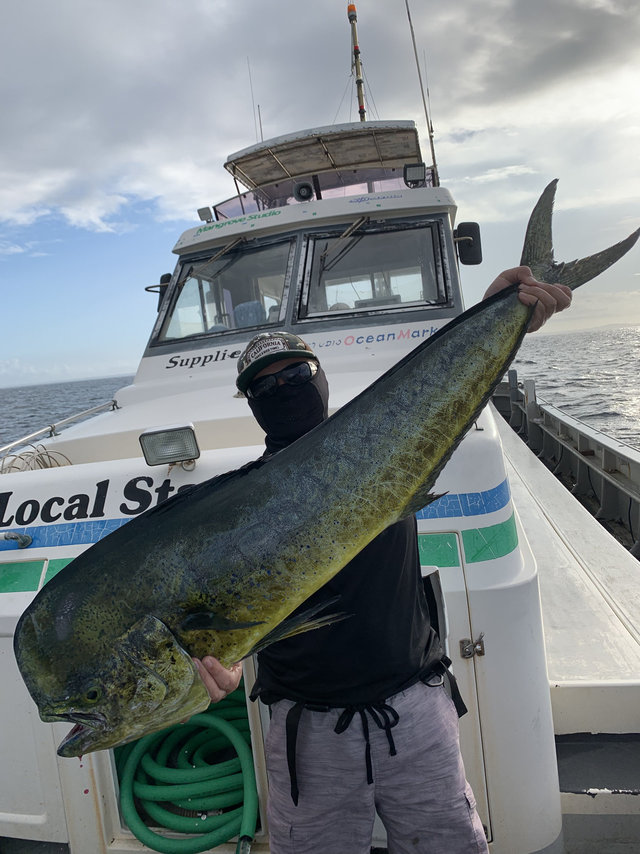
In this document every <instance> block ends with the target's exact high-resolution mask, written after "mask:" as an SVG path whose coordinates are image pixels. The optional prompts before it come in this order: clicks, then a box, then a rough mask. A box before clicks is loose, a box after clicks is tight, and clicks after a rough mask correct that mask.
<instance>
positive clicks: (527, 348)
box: [512, 326, 640, 449]
mask: <svg viewBox="0 0 640 854" xmlns="http://www.w3.org/2000/svg"><path fill="white" fill-rule="evenodd" d="M512 367H513V368H515V369H516V371H517V372H518V380H519V381H520V380H524V379H534V380H535V383H536V395H537V397H539V398H543V399H544V400H545V401H546V402H547V403H551V404H553V405H554V406H557V407H558V408H559V409H562V410H563V411H564V412H566V413H567V414H569V415H572V416H573V417H574V418H578V419H580V421H584V422H585V423H586V424H588V425H589V426H590V427H593V428H595V429H597V430H601V431H602V432H603V433H606V434H607V435H609V436H612V437H614V438H616V439H619V440H620V441H622V442H625V443H626V444H628V445H631V446H632V447H634V448H639V449H640V326H624V327H615V328H614V327H611V328H604V329H593V330H588V331H581V332H572V333H570V334H566V335H540V334H533V335H527V336H526V337H525V340H524V342H523V344H522V347H521V348H520V350H519V352H518V354H517V356H516V359H515V360H514V363H513V365H512Z"/></svg>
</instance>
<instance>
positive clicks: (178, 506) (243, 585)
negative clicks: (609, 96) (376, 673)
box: [14, 183, 640, 756]
mask: <svg viewBox="0 0 640 854" xmlns="http://www.w3.org/2000/svg"><path fill="white" fill-rule="evenodd" d="M550 188H551V189H550ZM554 189H555V183H554V184H552V185H550V187H549V188H547V190H545V193H544V194H543V196H542V199H541V201H540V203H539V204H538V205H537V206H536V209H535V210H534V213H533V214H532V218H531V221H530V225H529V228H528V231H527V238H526V240H525V250H524V254H523V261H522V263H524V264H528V265H529V266H531V267H532V268H533V270H534V272H536V273H537V274H538V275H539V276H540V277H541V279H542V280H547V281H556V282H567V283H568V284H569V285H570V286H571V287H577V286H578V285H579V284H582V283H583V282H584V281H587V279H589V278H592V277H593V276H595V275H597V274H598V273H599V272H601V271H602V270H603V269H605V268H606V267H607V266H609V265H610V264H611V263H613V262H614V261H615V260H617V258H618V257H620V255H622V254H623V253H624V251H626V250H627V249H628V248H630V245H632V244H633V242H635V240H636V239H637V237H638V233H639V232H636V233H635V234H634V235H631V237H630V238H627V241H626V242H623V243H622V244H617V245H616V246H613V247H611V248H610V249H609V250H606V251H605V252H601V253H599V254H598V255H595V256H592V257H591V258H588V259H584V260H583V261H580V262H574V264H569V265H558V264H556V263H555V262H554V261H553V251H552V248H551V204H552V201H553V191H554ZM639 231H640V230H639ZM532 311H533V309H532V308H528V307H526V306H524V305H523V304H522V303H521V302H520V301H519V299H518V294H517V288H516V287H515V286H512V287H510V288H507V289H505V290H503V291H501V292H500V293H498V294H496V295H494V296H493V297H490V298H489V299H487V300H484V301H483V302H481V303H479V304H478V305H476V306H474V307H473V308H471V309H470V310H468V311H466V312H464V313H463V314H461V315H460V316H459V317H457V318H456V319H454V320H453V321H451V322H450V323H449V324H447V325H446V326H445V327H443V328H442V329H440V330H439V331H438V332H437V333H436V334H435V335H434V336H433V337H431V338H429V339H427V340H425V341H424V342H423V343H421V344H420V345H419V346H418V347H417V348H416V349H415V350H413V351H412V352H410V353H409V354H408V355H407V356H405V357H404V358H403V359H401V360H400V361H399V362H398V363H397V364H396V365H394V366H393V367H392V368H391V369H390V370H389V371H387V372H386V373H385V374H383V375H382V376H381V377H380V378H379V379H377V380H376V381H375V382H374V383H373V384H372V385H371V386H370V387H369V388H367V389H366V390H365V391H363V392H362V393H361V394H359V395H358V396H357V397H355V398H354V399H353V400H351V401H350V402H349V403H347V404H346V405H345V406H344V407H343V408H342V409H340V410H339V411H338V412H336V413H335V414H334V415H332V416H331V417H330V418H329V419H328V420H327V421H324V422H323V423H322V424H320V425H319V426H318V427H316V428H315V429H313V430H312V431H311V432H309V433H307V434H306V435H305V436H303V437H302V438H300V439H299V440H298V441H296V442H295V443H294V444H292V445H291V446H289V447H288V448H285V449H284V450H282V451H280V452H279V453H278V454H276V455H275V456H273V457H271V458H270V459H268V460H266V461H262V462H260V463H256V464H253V465H249V466H247V467H245V468H244V469H240V470H238V471H236V472H231V473H229V474H227V475H222V476H220V477H218V478H214V479H212V480H209V481H205V482H203V483H201V484H199V485H198V486H195V487H192V488H191V489H190V490H188V491H185V492H183V493H180V494H178V495H176V496H175V497H173V498H170V499H168V500H167V501H165V502H163V503H161V504H160V505H158V506H157V507H155V508H153V509H151V510H149V511H147V512H146V513H143V514H142V515H140V516H138V517H136V518H135V519H133V520H132V521H130V522H128V523H127V525H125V526H123V527H122V528H120V529H118V530H117V531H115V532H114V533H112V534H110V535H108V536H107V537H105V538H104V539H102V540H100V541H99V542H98V543H96V544H95V545H94V546H92V547H91V548H89V549H88V550H87V551H85V552H84V553H83V554H81V555H80V556H79V557H77V558H75V560H73V561H72V562H71V563H69V564H68V565H67V566H66V567H65V568H64V569H63V570H62V571H61V572H59V573H58V574H57V575H56V576H55V577H54V578H53V579H52V580H51V581H49V583H48V584H46V585H45V586H44V587H43V588H42V590H41V591H40V592H39V593H38V595H37V596H36V597H35V599H34V600H33V602H32V603H31V605H29V607H28V608H27V610H26V611H25V612H24V614H23V615H22V617H21V618H20V621H19V623H18V626H17V629H16V632H15V638H14V648H15V654H16V657H17V661H18V665H19V668H20V671H21V673H22V676H23V678H24V681H25V683H26V685H27V688H28V690H29V692H30V693H31V696H32V697H33V699H34V700H35V702H36V704H37V706H38V709H39V712H40V717H41V718H42V720H44V721H70V722H71V723H73V724H75V726H74V727H73V729H72V730H71V731H70V733H69V734H68V735H67V736H66V738H65V739H64V740H63V741H62V743H61V744H60V746H59V748H58V753H59V754H60V755H61V756H78V755H80V754H83V753H87V752H90V751H94V750H100V749H104V748H110V747H114V746H117V745H119V744H123V743H125V742H127V741H131V740H132V739H135V738H138V737H140V736H142V735H144V734H146V733H149V732H153V731H155V730H158V729H162V728H164V727H167V726H169V725H171V724H174V723H177V722H179V721H182V720H184V719H185V718H187V717H189V716H190V715H193V714H195V713H197V712H199V711H202V710H204V709H205V708H206V707H207V706H208V704H209V695H208V694H207V691H206V689H205V687H204V684H203V683H202V681H201V679H200V677H199V676H198V673H197V669H196V667H195V665H194V663H193V660H192V656H196V657H202V656H204V655H207V654H212V655H215V656H216V657H217V658H218V659H220V661H221V662H222V663H223V664H225V665H227V666H228V665H231V664H233V663H234V662H237V661H240V660H242V659H243V658H245V657H246V656H248V655H250V654H252V653H253V652H254V651H256V650H258V649H261V648H263V647H264V646H266V645H267V644H269V643H272V642H273V641H276V640H278V639H280V638H282V637H285V636H289V635H291V634H295V633H296V632H300V631H304V630H308V629H310V628H314V627H318V626H321V625H323V624H326V623H329V622H331V620H332V619H334V618H338V617H339V615H338V616H336V615H331V614H329V615H328V616H322V614H319V613H318V612H317V610H316V612H314V613H310V612H307V613H303V615H302V616H301V617H300V616H298V617H296V618H295V619H294V618H292V617H291V616H290V615H291V614H292V612H293V611H294V610H295V609H297V608H298V606H300V605H301V604H302V603H303V602H304V601H305V600H306V599H307V598H308V597H309V596H310V595H311V594H312V593H314V592H315V591H316V590H318V589H319V588H320V587H322V586H323V585H324V584H325V582H327V581H328V580H329V579H330V578H331V577H332V576H334V575H335V574H336V573H337V572H339V571H340V569H342V567H343V566H345V565H346V564H347V563H348V561H350V560H351V558H353V557H354V555H356V554H357V553H358V552H359V551H360V550H361V549H362V548H363V547H364V546H365V545H367V543H369V542H370V541H371V540H372V539H373V538H374V537H375V536H376V535H377V534H379V533H380V532H381V531H383V530H384V529H385V528H386V527H387V526H389V525H391V524H392V523H393V522H396V521H397V520H399V519H402V518H403V517H406V516H408V515H409V514H411V513H415V512H416V511H417V510H419V509H420V508H422V507H424V506H425V505H426V504H428V503H429V502H431V501H432V500H434V498H436V497H437V496H434V495H433V494H432V488H433V485H434V483H435V481H436V479H437V477H438V475H439V473H440V472H441V470H442V468H443V467H444V465H445V463H446V462H447V460H448V459H449V458H450V456H451V454H452V453H453V451H454V449H455V448H456V447H457V445H458V444H459V443H460V441H461V439H462V438H463V436H464V435H465V433H466V432H467V430H468V429H469V428H470V426H471V425H472V423H473V422H474V420H475V419H476V418H477V417H478V414H479V412H480V411H481V409H482V408H483V407H484V405H485V404H486V402H487V401H488V399H489V398H490V396H491V394H492V392H493V390H494V388H495V386H496V385H497V383H498V382H499V381H500V379H501V378H502V376H503V375H504V373H505V371H506V370H507V368H508V366H509V364H510V363H511V361H512V359H513V356H514V355H515V353H516V351H517V349H518V347H519V345H520V342H521V341H522V338H523V336H524V333H525V331H526V329H527V324H528V321H529V318H530V316H531V313H532Z"/></svg>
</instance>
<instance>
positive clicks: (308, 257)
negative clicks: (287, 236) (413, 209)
mask: <svg viewBox="0 0 640 854" xmlns="http://www.w3.org/2000/svg"><path fill="white" fill-rule="evenodd" d="M349 226H350V223H349V222H348V221H347V222H341V223H338V224H336V225H335V226H333V225H332V226H331V227H328V228H327V227H325V228H322V229H319V230H317V231H307V232H305V233H304V235H303V242H302V247H301V257H302V259H303V261H302V264H301V267H302V270H301V273H300V286H299V294H298V296H297V299H296V301H295V302H296V304H295V306H294V314H293V322H294V323H296V324H311V323H324V322H326V321H328V320H336V319H338V318H345V319H348V320H350V321H353V320H357V319H358V318H363V317H371V316H374V317H375V316H381V315H385V314H390V313H392V314H394V315H396V314H405V313H409V312H416V311H420V312H423V311H428V310H429V309H433V310H434V311H435V310H441V309H446V308H450V307H451V306H453V304H454V298H453V293H452V284H451V279H450V271H449V268H448V265H447V254H446V238H445V227H444V222H443V219H442V217H440V216H433V215H431V216H428V217H421V218H419V219H416V218H411V219H406V218H402V219H401V220H377V221H373V222H371V221H368V222H365V223H364V224H363V225H362V226H360V227H359V228H357V229H356V230H355V231H354V232H353V233H351V234H350V239H355V240H358V239H359V238H360V239H361V238H363V237H370V236H373V235H375V234H391V233H398V232H403V231H415V230H419V229H428V230H429V231H430V233H431V243H432V248H433V261H434V267H435V278H436V289H437V292H438V294H439V295H440V296H439V298H438V299H437V300H434V301H430V300H415V301H411V302H407V303H399V304H398V305H393V304H391V303H389V302H387V303H385V304H381V305H379V306H373V305H372V306H367V307H361V308H356V307H355V306H354V307H353V308H348V309H343V310H338V311H336V310H334V311H330V310H328V309H327V310H326V311H319V312H314V313H312V314H309V313H306V314H303V311H304V310H305V308H306V306H307V305H308V301H309V294H310V288H311V275H312V272H313V266H314V255H315V253H314V247H315V246H316V245H317V244H318V242H319V241H322V240H327V239H330V240H336V239H339V238H340V237H341V236H342V235H343V234H344V232H345V230H346V229H348V228H349Z"/></svg>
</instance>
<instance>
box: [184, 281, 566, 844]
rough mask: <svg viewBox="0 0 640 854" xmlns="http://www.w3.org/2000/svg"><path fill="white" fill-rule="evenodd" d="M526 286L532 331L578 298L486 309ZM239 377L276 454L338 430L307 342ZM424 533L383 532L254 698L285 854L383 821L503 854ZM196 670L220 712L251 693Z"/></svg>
mask: <svg viewBox="0 0 640 854" xmlns="http://www.w3.org/2000/svg"><path fill="white" fill-rule="evenodd" d="M513 284H518V290H519V299H520V301H521V302H522V303H524V304H525V305H527V306H535V308H534V309H533V314H532V316H531V319H530V323H529V328H528V331H529V332H533V331H536V330H538V329H540V327H541V326H542V325H543V324H544V323H545V322H546V321H547V320H548V319H549V318H550V317H551V316H552V315H553V314H554V313H555V312H557V311H563V310H564V309H566V308H568V307H569V305H570V303H571V289H570V288H569V287H568V286H567V285H563V284H545V283H542V282H539V281H537V280H536V279H535V278H534V276H533V275H532V273H531V270H530V268H529V267H525V266H521V267H516V268H513V269H510V270H506V271H505V272H503V273H501V274H500V275H499V276H498V277H497V278H496V279H495V281H494V282H493V283H492V284H491V285H490V287H489V288H488V289H487V292H486V294H485V298H486V297H489V296H491V295H493V294H495V293H498V292H499V291H501V290H503V289H504V288H506V287H509V286H511V285H513ZM238 370H239V375H238V378H237V385H238V388H239V389H240V391H242V392H243V393H244V394H245V396H246V397H247V401H248V404H249V406H250V408H251V410H252V412H253V415H254V417H255V418H256V420H257V421H258V423H259V424H260V426H261V427H262V429H263V430H264V431H265V434H266V436H265V443H266V451H265V456H271V455H272V454H275V453H277V452H278V451H279V450H281V449H282V448H285V447H287V446H288V445H290V444H291V443H293V442H294V441H295V440H296V439H298V438H300V437H301V436H303V435H304V434H305V433H307V432H308V431H309V430H311V429H313V428H314V427H315V426H316V425H317V424H319V423H321V422H322V421H323V420H324V419H326V418H327V410H328V394H329V392H328V385H327V381H326V377H325V375H324V372H323V370H322V367H321V366H320V363H319V360H318V358H317V357H316V356H315V354H314V353H312V352H311V350H310V349H309V348H308V346H307V345H306V344H305V343H304V342H303V341H301V339H299V338H297V336H295V335H291V334H290V333H281V332H267V333H261V334H259V335H257V336H255V338H253V339H252V340H251V341H250V342H249V344H248V345H247V347H246V349H245V351H244V352H243V354H242V355H241V357H240V359H239V362H238ZM416 534H417V531H416V521H415V516H414V514H411V515H410V516H408V517H407V518H405V519H402V520H401V521H399V522H396V523H395V524H393V525H391V526H390V527H389V528H387V529H386V530H385V531H383V532H382V533H381V534H379V535H378V537H376V538H375V539H374V540H373V541H372V542H370V543H369V545H367V546H366V547H365V548H364V549H363V550H362V551H361V552H360V553H359V554H358V555H357V556H356V557H355V558H354V559H353V560H352V561H351V562H350V563H348V564H347V565H346V566H345V567H344V568H343V569H342V570H341V572H340V573H339V574H338V575H337V576H335V577H334V578H333V579H332V580H331V581H330V582H329V583H328V584H326V585H325V586H324V587H323V588H322V589H321V590H319V591H318V592H317V593H316V594H314V595H313V596H312V597H311V599H310V600H309V601H308V602H306V603H305V605H304V608H305V609H306V608H308V607H309V606H310V605H313V604H314V603H316V602H317V603H322V602H334V603H336V602H337V609H339V610H340V611H341V612H342V614H341V615H340V617H339V618H337V619H336V621H335V622H333V623H331V624H330V625H325V626H324V627H323V628H320V629H319V630H317V631H313V632H305V633H301V634H298V635H295V636H293V637H290V638H287V639H285V640H282V641H280V642H278V643H275V644H272V645H270V646H268V647H267V648H266V649H264V650H262V651H261V652H260V653H259V654H258V677H257V681H256V685H255V686H254V688H253V692H252V699H256V698H257V697H259V698H260V699H261V700H262V701H263V702H265V703H267V704H268V705H269V706H270V710H271V722H270V728H269V735H268V739H267V768H268V774H269V805H268V818H269V834H270V846H271V851H272V852H273V854H294V852H301V851H304V852H305V854H314V852H317V854H345V852H349V854H368V852H369V850H370V845H371V835H372V829H373V822H374V817H375V812H376V811H377V812H378V814H379V815H380V817H381V819H382V821H383V823H384V825H385V828H386V831H387V836H388V846H389V851H390V852H393V854H409V852H412V854H471V852H476V854H482V852H487V851H488V848H487V843H486V839H485V834H484V830H483V827H482V824H481V821H480V818H479V816H478V814H477V812H476V809H475V801H474V798H473V793H472V792H471V788H470V786H469V784H468V783H467V781H466V779H465V774H464V768H463V765H462V758H461V755H460V748H459V740H458V724H457V718H458V715H459V714H463V713H464V711H465V708H464V703H463V702H462V700H461V698H460V696H459V694H458V691H457V688H456V685H455V680H453V677H452V676H451V674H450V673H449V671H448V669H447V665H448V664H449V663H450V662H449V660H448V659H447V658H446V657H445V655H444V651H443V649H442V647H441V645H440V641H439V639H438V636H437V634H436V633H435V631H434V630H433V628H432V626H431V622H430V617H429V608H428V604H427V601H426V597H425V592H424V586H423V584H422V578H421V573H420V562H419V557H418V549H417V538H416ZM345 615H346V616H345ZM195 661H196V664H197V665H198V669H199V672H200V675H201V677H202V680H203V682H204V684H205V686H206V688H207V690H208V692H209V695H210V697H211V699H212V700H213V701H214V702H217V701H219V700H221V699H222V698H223V697H225V696H226V695H227V694H228V693H230V692H231V691H233V690H234V689H235V688H236V687H237V686H238V683H239V681H240V678H241V675H242V668H241V665H240V664H236V665H233V666H232V667H230V668H225V667H223V666H222V664H220V662H219V661H217V659H215V658H214V657H212V656H206V657H204V658H203V659H202V660H200V659H195Z"/></svg>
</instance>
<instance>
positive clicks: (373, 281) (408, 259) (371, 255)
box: [300, 222, 447, 318]
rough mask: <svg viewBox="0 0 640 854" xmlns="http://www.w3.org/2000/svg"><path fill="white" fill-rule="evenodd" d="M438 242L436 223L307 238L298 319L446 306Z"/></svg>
mask: <svg viewBox="0 0 640 854" xmlns="http://www.w3.org/2000/svg"><path fill="white" fill-rule="evenodd" d="M439 241H440V236H439V230H438V226H437V223H435V222H432V223H428V224H427V225H422V226H420V227H399V228H396V229H394V230H392V231H389V230H385V231H366V232H361V233H360V232H358V231H356V232H354V233H352V234H350V235H349V236H347V237H343V236H342V235H341V232H339V231H338V232H336V233H335V234H333V233H332V234H323V235H322V236H319V235H312V236H311V237H310V239H309V247H308V252H307V258H308V259H309V261H308V264H307V270H306V272H305V287H304V288H303V295H302V304H301V308H300V317H303V318H304V317H317V316H319V315H325V314H331V315H334V314H336V313H340V312H344V313H348V314H353V313H354V312H371V311H376V310H385V311H389V310H390V309H402V308H406V307H409V306H424V305H425V304H426V305H438V304H442V303H446V301H447V295H446V289H445V282H444V275H443V270H442V264H441V261H440V257H441V254H440V251H439Z"/></svg>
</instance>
